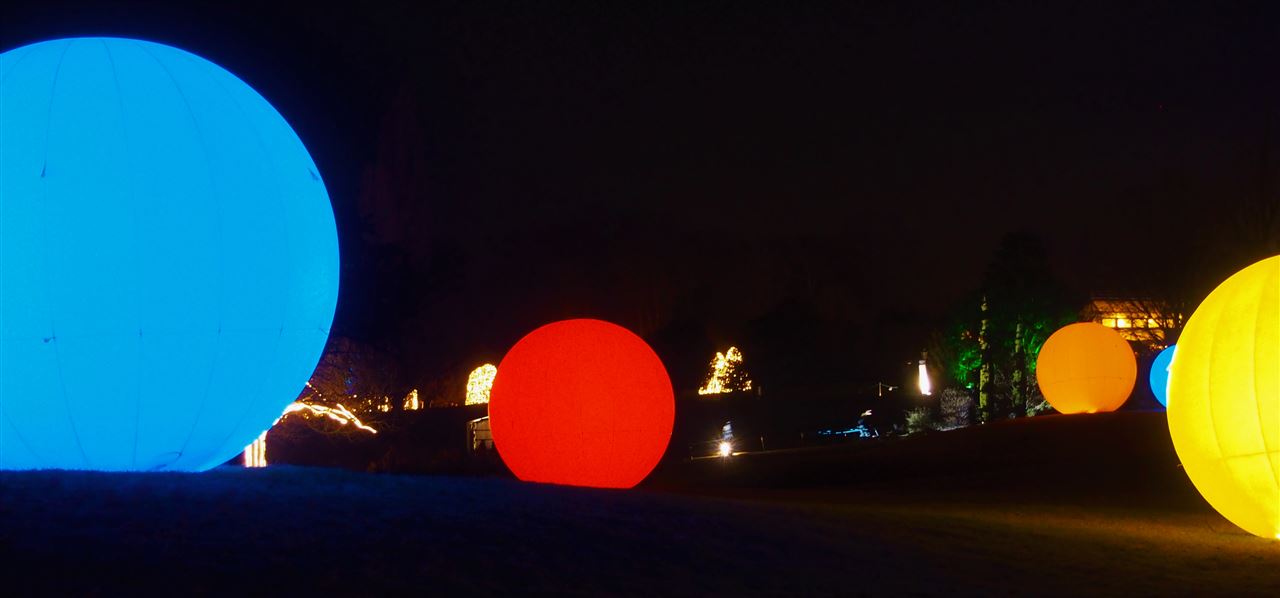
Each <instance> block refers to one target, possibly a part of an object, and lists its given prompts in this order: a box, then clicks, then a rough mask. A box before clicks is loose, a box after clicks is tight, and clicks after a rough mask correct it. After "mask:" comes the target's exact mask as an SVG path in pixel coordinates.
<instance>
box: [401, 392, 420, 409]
mask: <svg viewBox="0 0 1280 598" xmlns="http://www.w3.org/2000/svg"><path fill="white" fill-rule="evenodd" d="M419 409H422V399H420V398H418V389H416V388H415V389H413V390H411V391H409V394H407V395H405V397H404V410H405V411H417V410H419Z"/></svg>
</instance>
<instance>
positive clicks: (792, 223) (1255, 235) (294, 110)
mask: <svg viewBox="0 0 1280 598" xmlns="http://www.w3.org/2000/svg"><path fill="white" fill-rule="evenodd" d="M170 4H171V3H164V2H157V3H137V2H134V3H124V4H114V3H99V2H93V3H65V2H50V1H42V2H26V3H18V5H16V6H6V7H5V8H3V9H0V11H2V12H0V47H2V48H3V49H5V50H7V49H11V48H13V47H16V46H19V45H23V44H26V43H30V42H34V41H39V40H43V39H49V38H55V37H65V36H77V35H116V36H125V37H140V38H145V39H150V40H153V41H158V42H162V43H167V44H170V45H174V46H178V47H181V48H184V49H186V50H189V51H191V52H194V53H196V54H199V55H201V56H204V57H205V58H208V59H210V60H212V61H214V62H216V63H218V64H220V65H222V66H223V67H226V68H227V69H228V70H230V71H232V72H233V73H236V74H237V75H238V76H240V77H241V78H242V79H244V80H245V81H246V82H247V83H249V84H250V85H251V86H253V87H254V88H255V89H257V90H258V91H259V92H260V93H262V94H263V95H264V96H265V97H266V98H267V99H268V100H269V101H270V102H272V103H273V104H274V105H275V107H276V108H277V109H278V110H279V111H280V112H281V113H282V114H283V115H284V116H285V118H286V119H288V120H289V122H290V123H291V124H292V125H293V126H294V128H295V129H296V130H297V132H298V134H299V135H300V136H301V138H302V139H303V141H304V142H305V143H306V145H307V147H308V149H309V150H310V152H311V154H312V156H313V158H314V159H315V161H316V163H317V164H318V166H319V168H320V170H321V172H322V174H323V176H324V178H325V180H326V184H327V185H328V188H329V192H330V195H331V198H332V200H333V204H334V210H335V214H336V216H337V221H338V228H339V239H340V242H341V244H342V257H343V279H342V291H341V298H340V301H339V306H338V316H337V318H336V321H335V325H334V333H335V334H338V335H342V336H347V337H351V338H355V339H360V340H362V341H365V342H368V343H372V344H376V345H377V346H379V347H382V348H384V349H385V350H386V351H387V352H388V353H389V354H391V355H394V356H395V358H396V359H397V360H398V361H399V362H400V363H401V364H402V365H403V367H404V369H405V371H406V372H407V373H406V376H407V380H408V382H407V383H413V384H417V383H420V382H421V381H422V380H425V379H428V378H431V377H434V376H439V375H445V374H446V373H448V372H452V371H454V370H456V369H458V368H460V367H464V366H467V367H470V366H473V365H474V364H475V363H478V362H479V360H482V359H489V360H496V359H497V358H499V357H500V356H501V354H502V352H503V351H504V350H505V349H506V348H507V347H508V346H510V344H511V343H513V342H514V341H515V340H516V339H518V338H519V337H520V336H521V335H522V334H523V333H525V332H527V331H529V330H530V329H532V328H534V327H536V326H537V325H539V324H541V323H544V322H546V321H549V320H552V319H556V318H561V317H569V316H594V317H602V318H606V319H611V320H614V321H616V322H618V323H620V324H623V325H626V326H628V327H630V328H632V329H633V330H636V331H637V332H639V333H641V334H642V335H644V336H645V337H646V338H648V339H649V340H650V341H651V342H652V343H653V344H654V345H655V347H657V348H658V350H659V352H660V353H661V354H663V356H664V358H665V359H666V360H667V362H668V367H669V368H670V369H671V370H672V373H673V375H674V377H675V379H676V383H677V387H681V386H688V384H689V383H690V380H691V379H693V378H694V377H696V375H697V372H699V371H700V370H701V369H702V368H703V367H704V364H705V362H706V361H707V360H708V359H709V358H710V356H711V353H710V352H711V351H713V350H714V349H717V348H718V349H721V350H722V349H723V348H724V346H725V345H727V344H728V343H737V344H742V345H745V346H748V347H753V346H756V347H759V348H758V349H757V352H756V353H755V355H756V356H757V358H758V359H761V360H765V361H768V360H770V359H772V360H774V362H775V363H778V362H781V361H785V360H786V359H787V357H786V356H800V357H795V358H794V359H801V357H804V356H811V355H817V354H822V355H830V356H833V357H832V359H833V361H835V362H839V363H844V364H846V370H845V374H844V376H845V377H847V378H848V379H849V380H850V381H853V382H865V381H872V382H874V381H875V380H876V379H878V378H880V377H883V376H889V375H893V374H892V373H891V372H893V371H894V370H893V368H894V367H896V366H895V364H901V363H903V362H905V361H907V360H910V359H914V358H915V353H916V352H917V351H919V350H920V349H921V348H923V346H924V345H925V343H926V340H927V335H928V333H929V332H930V330H931V329H932V327H934V326H936V325H937V323H938V320H939V318H940V317H941V316H942V314H944V313H945V312H946V310H947V308H948V306H950V305H952V304H953V303H954V302H955V301H957V300H958V299H960V298H961V297H963V296H964V295H965V294H966V293H968V292H970V291H972V290H973V289H974V288H976V286H977V285H978V283H979V282H980V280H981V276H982V272H983V269H984V267H985V266H986V264H987V261H988V260H989V258H990V256H991V253H992V251H993V250H994V249H995V247H996V246H997V244H998V243H999V242H1000V239H1001V237H1002V236H1003V235H1005V234H1006V233H1009V232H1013V231H1024V232H1029V233H1031V234H1034V235H1036V236H1038V237H1040V238H1041V239H1042V240H1043V241H1044V243H1045V245H1046V246H1047V247H1048V249H1049V251H1050V254H1051V258H1052V263H1053V267H1054V273H1055V275H1057V276H1058V277H1059V278H1061V279H1062V280H1063V281H1064V282H1065V283H1066V284H1067V285H1068V286H1069V287H1071V288H1072V289H1074V290H1075V291H1076V292H1078V293H1080V294H1082V295H1083V296H1087V295H1088V294H1090V293H1129V294H1162V293H1170V292H1182V291H1181V290H1183V289H1188V288H1190V289H1194V291H1195V292H1201V293H1203V291H1204V290H1207V289H1208V288H1211V287H1212V286H1213V284H1215V283H1216V282H1217V281H1219V280H1221V279H1222V278H1224V277H1225V276H1226V275H1228V274H1230V273H1231V272H1233V271H1234V270H1235V269H1238V268H1239V267H1242V266H1243V265H1245V264H1247V263H1248V262H1250V261H1252V260H1253V259H1257V258H1260V257H1263V256H1265V255H1268V254H1273V253H1276V252H1280V247H1278V246H1277V239H1278V238H1280V235H1277V228H1276V227H1277V225H1278V224H1280V222H1278V221H1277V220H1276V219H1275V210H1276V208H1275V206H1276V205H1277V203H1278V202H1280V199H1277V197H1278V196H1277V189H1278V188H1280V187H1278V185H1280V180H1277V165H1278V164H1280V158H1277V157H1276V152H1278V151H1280V135H1278V133H1280V122H1277V117H1280V110H1277V108H1278V107H1280V104H1278V103H1277V101H1278V100H1280V71H1278V70H1277V68H1276V67H1277V66H1280V61H1278V60H1277V56H1278V52H1277V40H1280V35H1277V34H1280V11H1278V10H1276V9H1272V8H1269V7H1267V6H1266V3H1259V4H1256V5H1253V4H1244V3H1231V4H1229V5H1228V4H1225V3H1224V4H1209V3H1201V4H1198V5H1196V6H1191V7H1179V6H1172V5H1170V4H1169V3H1159V2H1152V3H1141V2H1135V3H1123V4H1124V5H1125V6H1113V5H1111V4H1109V3H1099V4H1097V5H1093V6H1088V5H1074V6H1070V7H1046V6H1043V5H1041V3H1025V4H1028V6H999V7H995V6H988V7H976V8H975V7H942V6H932V5H929V4H926V5H922V6H915V7H912V6H909V5H907V3H901V2H890V3H853V2H849V3H836V4H825V3H808V2H806V3H794V2H779V3H775V4H763V3H761V4H756V3H742V2H671V3H654V2H632V3H612V2H594V1H584V2H563V3H560V2H555V3H552V2H548V3H523V2H516V3H509V4H508V3H470V2H457V3H438V4H432V3H425V4H427V6H418V5H417V4H416V3H404V4H403V5H400V4H397V5H379V4H378V3H374V2H362V3H353V4H352V5H351V7H349V8H345V9H331V8H326V7H322V6H319V5H318V3H317V5H312V6H307V7H305V8H292V7H284V6H271V5H269V4H268V3H266V2H257V3H250V4H244V5H236V6H233V5H232V4H229V3H225V2H219V3H210V4H208V5H204V6H201V7H197V8H191V7H189V6H184V7H181V8H180V7H177V6H171V5H170ZM172 4H175V5H176V4H177V3H172ZM992 4H993V5H994V4H997V3H992ZM1019 4H1022V3H1019ZM1112 4H1113V3H1112ZM1031 5H1034V6H1031ZM1268 218H1270V220H1268ZM1201 296H1202V295H1201ZM753 339H754V340H753ZM753 343H754V345H753ZM752 358H753V353H751V352H748V353H747V359H748V365H750V363H751V360H752ZM761 367H762V368H766V369H767V368H769V367H771V366H769V365H768V364H762V366H761ZM784 369H785V368H784Z"/></svg>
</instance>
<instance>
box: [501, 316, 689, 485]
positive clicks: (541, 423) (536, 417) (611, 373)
mask: <svg viewBox="0 0 1280 598" xmlns="http://www.w3.org/2000/svg"><path fill="white" fill-rule="evenodd" d="M675 413H676V406H675V395H674V393H672V391H671V378H670V377H669V376H668V375H667V369H666V368H665V367H663V365H662V360H661V359H659V358H658V355H657V354H656V353H654V352H653V349H651V348H649V345H647V344H646V343H645V342H644V341H643V340H641V338H640V337H638V336H636V335H635V334H633V333H632V332H631V331H629V330H627V329H626V328H623V327H621V326H618V325H616V324H610V323H608V322H603V321H600V320H564V321H560V322H554V323H551V324H547V325H546V326H543V327H541V328H538V329H537V330H534V331H533V332H530V333H529V334H528V335H527V336H525V337H524V338H522V339H520V342H518V343H516V345H515V346H514V347H512V348H511V350H510V351H508V352H507V355H506V356H505V357H503V358H502V362H501V363H499V364H498V375H497V377H496V378H494V381H493V389H492V390H491V391H490V393H489V427H490V430H491V431H492V434H493V444H494V446H495V447H497V449H498V454H499V455H500V456H501V457H502V461H503V462H504V463H506V465H507V467H508V468H510V469H511V471H512V473H514V474H516V477H518V478H520V479H522V480H525V481H527V482H543V483H549V484H567V485H571V486H595V487H600V488H630V487H632V486H635V485H636V484H639V483H640V481H641V480H643V479H644V478H645V476H647V475H649V472H650V471H653V468H654V466H655V465H657V464H658V460H660V459H661V458H662V454H663V453H664V452H665V451H666V450H667V443H668V442H670V441H671V427H672V424H673V423H674V421H675Z"/></svg>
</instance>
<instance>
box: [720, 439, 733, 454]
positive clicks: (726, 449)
mask: <svg viewBox="0 0 1280 598" xmlns="http://www.w3.org/2000/svg"><path fill="white" fill-rule="evenodd" d="M730 455H733V444H732V443H729V442H721V443H720V456H721V457H728V456H730Z"/></svg>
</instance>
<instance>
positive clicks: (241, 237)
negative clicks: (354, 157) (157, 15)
mask: <svg viewBox="0 0 1280 598" xmlns="http://www.w3.org/2000/svg"><path fill="white" fill-rule="evenodd" d="M0 73H2V75H0V76H3V78H4V82H3V85H0V132H2V133H0V156H2V159H0V343H2V344H0V413H2V414H3V421H2V422H0V426H3V428H0V467H3V468H6V469H14V468H19V469H22V468H83V469H102V470H160V469H163V470H202V469H207V468H210V467H213V466H215V465H219V464H221V463H223V462H225V461H227V460H229V459H230V458H231V457H233V456H234V455H236V454H237V453H239V452H240V451H241V450H242V449H243V448H244V447H245V446H246V445H248V444H249V443H250V442H252V441H253V440H254V439H255V438H257V437H258V436H259V435H260V434H261V433H262V431H263V430H264V429H266V428H267V427H268V426H270V425H271V422H272V421H274V420H275V419H276V418H277V417H279V416H280V413H281V411H282V410H284V408H285V406H286V405H288V404H289V403H290V402H291V401H293V400H294V398H295V397H297V396H298V391H299V390H300V389H301V388H302V387H303V384H304V383H305V382H306V381H307V377H308V376H309V375H310V374H311V371H312V368H314V367H315V365H316V360H317V359H318V358H319V356H320V352H321V349H322V348H323V347H324V344H325V339H326V338H327V337H328V334H329V325H330V322H331V321H332V319H333V309H334V304H335V302H336V299H337V292H338V246H337V235H336V231H335V228H334V222H333V212H332V209H331V208H330V205H329V197H328V194H327V193H326V191H325V187H324V183H323V182H322V181H321V179H320V175H319V172H318V171H317V170H316V166H315V164H314V163H312V161H311V157H310V156H309V155H308V153H307V150H306V148H304V147H303V145H302V142H301V141H300V140H299V139H298V137H297V135H295V134H294V132H293V130H292V129H291V128H290V127H289V124H288V123H286V122H285V120H284V119H283V118H282V117H281V116H280V114H279V113H277V112H276V111H275V109H274V108H272V107H271V105H270V104H268V103H267V101H266V100H264V99H263V98H262V96H259V95H258V94H257V93H256V92H255V91H254V90H253V89H251V88H250V87H249V86H248V85H246V84H245V83H244V82H243V81H241V80H240V79H237V78H236V77H235V76H234V75H232V74H231V73H228V72H227V71H225V70H223V69H222V68H220V67H218V66H217V65H214V64H212V63H210V62H208V61H206V60H204V59H202V58H200V57H198V56H194V55H192V54H189V53H187V52H184V51H182V50H178V49H175V48H171V47H168V46H163V45H159V44H154V43H149V42H143V41H136V40H125V39H114V38H79V39H64V40H56V41H50V42H42V43H37V44H32V45H29V46H23V47H21V48H17V49H14V50H11V51H9V52H5V53H4V54H3V55H0Z"/></svg>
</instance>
